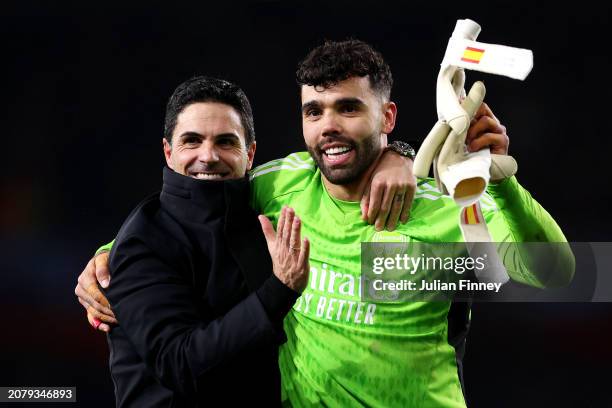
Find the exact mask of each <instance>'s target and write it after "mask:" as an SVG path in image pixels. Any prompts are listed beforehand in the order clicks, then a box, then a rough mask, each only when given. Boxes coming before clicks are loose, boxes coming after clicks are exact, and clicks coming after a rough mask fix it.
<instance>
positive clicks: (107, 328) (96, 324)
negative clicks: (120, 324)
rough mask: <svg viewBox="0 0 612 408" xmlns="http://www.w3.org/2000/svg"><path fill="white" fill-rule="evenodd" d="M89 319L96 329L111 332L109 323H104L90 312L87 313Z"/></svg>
mask: <svg viewBox="0 0 612 408" xmlns="http://www.w3.org/2000/svg"><path fill="white" fill-rule="evenodd" d="M87 320H88V321H89V324H90V325H91V326H92V327H93V328H94V329H95V330H99V331H103V332H105V333H108V332H110V326H109V325H108V324H106V323H102V322H101V321H100V320H98V319H96V318H95V317H93V316H92V315H91V314H90V313H87Z"/></svg>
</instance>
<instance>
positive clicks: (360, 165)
mask: <svg viewBox="0 0 612 408" xmlns="http://www.w3.org/2000/svg"><path fill="white" fill-rule="evenodd" d="M379 134H380V132H375V133H373V134H371V135H370V136H369V137H366V138H364V139H363V140H362V141H361V142H355V141H354V140H352V139H350V138H348V137H346V136H344V135H334V136H327V137H325V138H324V139H323V140H322V141H321V142H320V143H319V144H318V145H317V146H315V147H311V146H306V147H307V148H308V153H310V156H311V157H312V158H313V159H314V161H315V162H316V163H317V166H319V169H321V173H323V175H324V176H325V178H326V179H327V180H329V182H330V183H332V184H336V185H347V184H351V183H353V182H354V181H357V180H359V179H360V178H361V177H362V176H363V175H364V174H365V172H366V171H367V170H368V169H369V168H370V166H371V165H372V163H374V161H376V159H377V158H378V155H379V153H380V149H381V147H380V138H379V137H378V135H379ZM331 142H341V143H343V144H346V145H347V146H349V147H350V148H351V149H352V150H353V151H354V152H355V157H354V158H353V160H351V162H349V163H347V164H343V165H333V166H329V165H328V164H327V163H325V160H324V158H323V155H324V154H325V153H324V152H323V150H322V146H324V145H325V144H326V143H331Z"/></svg>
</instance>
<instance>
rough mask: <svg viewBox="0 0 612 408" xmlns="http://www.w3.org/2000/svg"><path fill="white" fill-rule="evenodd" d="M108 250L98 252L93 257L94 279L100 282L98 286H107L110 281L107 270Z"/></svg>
mask: <svg viewBox="0 0 612 408" xmlns="http://www.w3.org/2000/svg"><path fill="white" fill-rule="evenodd" d="M108 254H109V253H108V251H107V252H102V253H101V254H98V255H97V256H96V257H95V258H94V264H95V271H96V279H97V280H98V282H99V283H100V286H102V287H103V288H105V289H106V288H107V287H108V284H109V283H110V272H109V270H108Z"/></svg>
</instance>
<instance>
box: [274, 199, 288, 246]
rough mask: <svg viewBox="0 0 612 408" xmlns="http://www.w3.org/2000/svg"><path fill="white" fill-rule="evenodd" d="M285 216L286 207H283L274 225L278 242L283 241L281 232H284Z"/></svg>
mask: <svg viewBox="0 0 612 408" xmlns="http://www.w3.org/2000/svg"><path fill="white" fill-rule="evenodd" d="M286 214H287V207H286V206H283V208H282V209H281V213H280V216H279V217H278V222H277V223H276V238H277V240H278V242H280V241H282V239H283V232H284V231H285V230H284V228H285V221H286V220H285V218H286Z"/></svg>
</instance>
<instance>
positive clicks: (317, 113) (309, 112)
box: [306, 109, 321, 117]
mask: <svg viewBox="0 0 612 408" xmlns="http://www.w3.org/2000/svg"><path fill="white" fill-rule="evenodd" d="M320 115H321V111H320V110H319V109H309V110H307V111H306V116H307V117H316V116H320Z"/></svg>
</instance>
